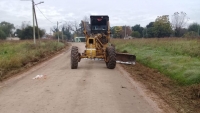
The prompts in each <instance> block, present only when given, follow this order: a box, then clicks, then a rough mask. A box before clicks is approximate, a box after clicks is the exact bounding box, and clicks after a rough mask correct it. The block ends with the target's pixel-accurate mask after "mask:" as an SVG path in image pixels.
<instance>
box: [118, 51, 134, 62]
mask: <svg viewBox="0 0 200 113" xmlns="http://www.w3.org/2000/svg"><path fill="white" fill-rule="evenodd" d="M116 59H117V62H118V63H123V64H133V65H134V64H135V60H136V56H135V55H131V54H128V53H116Z"/></svg>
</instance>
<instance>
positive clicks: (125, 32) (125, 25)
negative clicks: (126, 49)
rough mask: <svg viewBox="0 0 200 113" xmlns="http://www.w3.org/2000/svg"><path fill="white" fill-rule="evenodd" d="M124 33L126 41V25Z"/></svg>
mask: <svg viewBox="0 0 200 113" xmlns="http://www.w3.org/2000/svg"><path fill="white" fill-rule="evenodd" d="M124 31H125V34H124V39H125V38H126V25H125V30H124Z"/></svg>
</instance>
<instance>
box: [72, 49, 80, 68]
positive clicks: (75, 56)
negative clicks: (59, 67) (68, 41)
mask: <svg viewBox="0 0 200 113" xmlns="http://www.w3.org/2000/svg"><path fill="white" fill-rule="evenodd" d="M78 61H79V54H78V47H76V46H72V49H71V69H77V68H78Z"/></svg>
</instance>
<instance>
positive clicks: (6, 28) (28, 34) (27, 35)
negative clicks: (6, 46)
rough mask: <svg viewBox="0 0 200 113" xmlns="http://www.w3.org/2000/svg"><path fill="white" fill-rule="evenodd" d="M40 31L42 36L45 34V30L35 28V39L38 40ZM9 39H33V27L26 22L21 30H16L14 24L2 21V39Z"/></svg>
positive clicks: (0, 37) (0, 33)
mask: <svg viewBox="0 0 200 113" xmlns="http://www.w3.org/2000/svg"><path fill="white" fill-rule="evenodd" d="M38 29H39V34H40V36H43V35H44V34H45V30H44V29H40V28H37V27H35V37H36V39H38V32H37V30H38ZM7 37H19V38H20V39H22V40H23V39H33V27H32V26H31V25H29V24H28V23H26V22H22V25H21V26H20V27H19V28H16V27H15V26H14V24H12V23H9V22H6V21H2V22H1V23H0V39H2V40H4V39H6V38H7Z"/></svg>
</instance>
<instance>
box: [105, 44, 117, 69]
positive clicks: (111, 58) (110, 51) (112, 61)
mask: <svg viewBox="0 0 200 113" xmlns="http://www.w3.org/2000/svg"><path fill="white" fill-rule="evenodd" d="M107 59H108V62H106V66H107V68H108V69H114V68H115V66H116V53H115V48H114V47H112V46H109V47H107Z"/></svg>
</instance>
